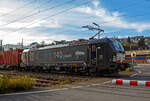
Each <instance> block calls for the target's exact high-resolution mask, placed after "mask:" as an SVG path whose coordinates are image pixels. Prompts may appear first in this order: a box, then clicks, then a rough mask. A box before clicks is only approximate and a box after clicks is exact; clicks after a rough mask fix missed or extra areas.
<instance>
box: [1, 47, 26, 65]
mask: <svg viewBox="0 0 150 101" xmlns="http://www.w3.org/2000/svg"><path fill="white" fill-rule="evenodd" d="M22 52H23V50H22V49H16V50H10V51H4V52H2V55H3V64H4V65H10V66H19V65H20V63H21V54H22Z"/></svg>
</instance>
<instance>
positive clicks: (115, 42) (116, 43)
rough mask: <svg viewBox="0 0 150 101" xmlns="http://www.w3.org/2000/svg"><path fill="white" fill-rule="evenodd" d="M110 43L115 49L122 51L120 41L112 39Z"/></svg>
mask: <svg viewBox="0 0 150 101" xmlns="http://www.w3.org/2000/svg"><path fill="white" fill-rule="evenodd" d="M112 43H113V45H114V48H115V50H116V51H119V52H124V48H123V46H122V45H121V43H120V42H118V41H117V40H112Z"/></svg>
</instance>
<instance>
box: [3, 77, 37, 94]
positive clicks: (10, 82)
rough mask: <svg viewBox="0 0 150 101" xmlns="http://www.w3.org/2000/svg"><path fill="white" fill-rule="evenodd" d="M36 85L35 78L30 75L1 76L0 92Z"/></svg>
mask: <svg viewBox="0 0 150 101" xmlns="http://www.w3.org/2000/svg"><path fill="white" fill-rule="evenodd" d="M34 85H35V79H33V78H30V77H29V76H15V77H8V76H7V75H4V76H3V77H0V93H7V92H12V91H20V90H28V89H31V88H33V87H34Z"/></svg>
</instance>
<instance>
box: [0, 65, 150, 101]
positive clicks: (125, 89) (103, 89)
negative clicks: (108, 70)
mask: <svg viewBox="0 0 150 101" xmlns="http://www.w3.org/2000/svg"><path fill="white" fill-rule="evenodd" d="M135 70H136V71H137V72H136V73H134V74H131V75H130V76H122V77H120V79H135V80H149V81H150V65H138V66H135ZM0 101H150V87H139V86H122V85H113V84H112V83H111V82H110V81H107V82H104V83H97V84H90V85H84V86H74V87H65V88H59V89H47V90H41V91H33V92H24V93H14V94H6V95H0Z"/></svg>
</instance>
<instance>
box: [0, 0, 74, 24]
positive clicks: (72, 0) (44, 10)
mask: <svg viewBox="0 0 150 101" xmlns="http://www.w3.org/2000/svg"><path fill="white" fill-rule="evenodd" d="M74 1H76V0H71V1H67V2H63V3H61V4H58V5H55V6H53V7H49V8H46V9H43V10H40V12H35V13H32V14H30V15H27V16H25V17H22V18H19V19H16V20H13V21H11V22H9V23H6V24H3V25H0V27H4V26H6V25H9V24H12V23H15V22H18V21H21V20H24V19H26V18H29V17H32V16H34V15H38V14H39V13H43V12H47V11H48V10H51V9H54V8H57V7H61V6H64V5H66V4H70V3H72V2H74Z"/></svg>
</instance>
